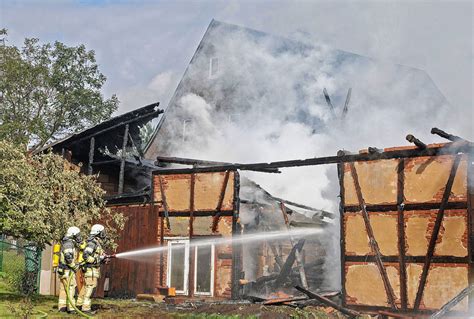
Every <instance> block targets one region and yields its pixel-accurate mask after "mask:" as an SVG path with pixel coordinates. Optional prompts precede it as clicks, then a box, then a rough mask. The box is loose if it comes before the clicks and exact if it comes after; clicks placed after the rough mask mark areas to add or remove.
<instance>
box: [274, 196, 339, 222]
mask: <svg viewBox="0 0 474 319" xmlns="http://www.w3.org/2000/svg"><path fill="white" fill-rule="evenodd" d="M272 198H273V199H274V200H276V201H279V202H280V203H282V204H287V205H290V206H295V207H298V208H302V209H305V210H309V211H312V212H317V213H320V214H321V216H322V217H328V218H331V219H334V214H332V213H330V212H327V211H325V210H322V209H317V208H314V207H311V206H306V205H302V204H298V203H295V202H292V201H289V200H286V199H283V198H278V197H274V196H272Z"/></svg>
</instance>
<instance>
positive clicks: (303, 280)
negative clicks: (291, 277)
mask: <svg viewBox="0 0 474 319" xmlns="http://www.w3.org/2000/svg"><path fill="white" fill-rule="evenodd" d="M280 210H281V213H282V215H283V220H284V221H285V226H286V230H287V231H288V237H289V238H290V243H291V246H292V247H293V246H295V241H294V239H293V236H291V234H290V221H289V220H288V215H287V214H286V208H285V204H283V203H280ZM295 257H296V265H297V266H298V269H299V273H300V279H301V285H302V286H303V287H304V288H308V280H307V279H306V272H305V270H304V264H303V259H302V258H301V255H300V250H298V249H297V250H295Z"/></svg>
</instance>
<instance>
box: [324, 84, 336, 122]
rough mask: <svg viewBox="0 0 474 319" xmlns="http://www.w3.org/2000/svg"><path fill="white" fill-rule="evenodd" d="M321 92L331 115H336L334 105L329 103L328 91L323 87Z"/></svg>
mask: <svg viewBox="0 0 474 319" xmlns="http://www.w3.org/2000/svg"><path fill="white" fill-rule="evenodd" d="M323 94H324V98H325V99H326V103H327V104H328V106H329V109H330V110H331V113H332V115H333V116H336V112H335V111H334V106H333V105H332V103H331V98H330V97H329V93H328V91H327V90H326V88H324V89H323Z"/></svg>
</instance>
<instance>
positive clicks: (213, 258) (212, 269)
mask: <svg viewBox="0 0 474 319" xmlns="http://www.w3.org/2000/svg"><path fill="white" fill-rule="evenodd" d="M206 246H208V245H206ZM210 246H211V275H210V277H211V281H210V286H211V287H210V289H209V292H202V291H201V292H200V291H197V264H198V249H199V245H197V246H196V247H194V291H193V293H194V295H197V296H210V297H213V296H214V276H215V254H216V245H215V244H211V245H210Z"/></svg>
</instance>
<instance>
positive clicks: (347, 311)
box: [295, 286, 360, 318]
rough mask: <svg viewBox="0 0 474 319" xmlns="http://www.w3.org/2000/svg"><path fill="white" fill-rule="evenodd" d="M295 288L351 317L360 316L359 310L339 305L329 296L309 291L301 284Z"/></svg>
mask: <svg viewBox="0 0 474 319" xmlns="http://www.w3.org/2000/svg"><path fill="white" fill-rule="evenodd" d="M295 288H296V289H297V290H299V291H301V292H302V293H304V294H305V295H307V296H308V297H309V298H311V299H316V300H317V301H319V302H321V303H323V304H325V305H326V306H329V307H332V308H334V309H336V310H339V311H340V312H342V313H343V314H345V315H348V316H349V317H351V318H353V317H359V316H360V313H358V312H357V311H354V310H351V309H347V308H344V307H342V306H340V305H338V304H337V303H335V302H334V301H332V300H329V299H328V298H326V297H323V296H321V295H319V294H317V293H314V292H311V291H309V290H307V289H304V288H303V287H300V286H295Z"/></svg>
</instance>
